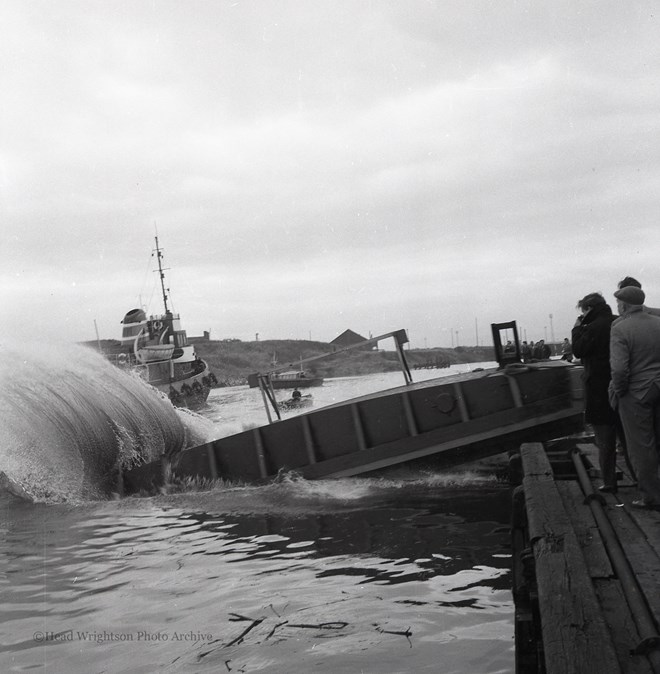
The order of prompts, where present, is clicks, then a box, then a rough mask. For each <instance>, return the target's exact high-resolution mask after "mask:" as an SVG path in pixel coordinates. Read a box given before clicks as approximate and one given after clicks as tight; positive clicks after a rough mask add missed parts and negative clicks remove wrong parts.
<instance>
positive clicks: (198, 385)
mask: <svg viewBox="0 0 660 674" xmlns="http://www.w3.org/2000/svg"><path fill="white" fill-rule="evenodd" d="M156 256H157V259H158V272H159V274H160V281H161V289H162V295H163V304H164V309H165V312H164V313H163V314H158V315H151V316H147V315H146V313H145V312H144V311H143V310H142V309H132V310H131V311H129V312H128V313H127V314H126V315H125V316H124V318H123V320H122V325H123V328H122V336H121V340H120V342H119V345H118V348H117V349H115V350H113V351H112V352H111V353H106V356H107V357H108V358H109V359H110V360H111V362H113V363H114V364H115V365H117V366H118V367H121V368H123V369H128V370H133V371H136V372H137V373H138V374H139V375H140V376H141V377H142V378H143V379H145V381H147V382H148V383H149V384H151V385H152V386H154V387H155V388H157V389H158V390H159V391H162V392H163V393H165V394H166V395H167V396H168V397H169V399H170V400H171V401H172V404H173V405H176V406H177V407H187V408H189V409H195V408H198V407H201V406H202V405H203V404H204V403H205V402H206V399H207V398H208V395H209V392H210V390H211V388H212V387H213V386H214V385H215V384H217V378H216V377H215V375H214V374H213V373H212V372H211V371H210V370H209V367H208V365H207V364H206V362H205V361H203V360H202V359H201V358H200V357H199V356H198V355H197V353H196V352H195V347H194V345H192V344H189V343H188V337H187V335H186V331H185V330H184V329H183V328H182V327H181V320H180V317H179V315H178V314H175V313H173V312H172V311H170V308H169V306H168V302H167V300H168V296H167V292H166V290H165V274H164V273H163V265H162V257H163V253H162V251H161V249H160V248H159V246H158V237H156Z"/></svg>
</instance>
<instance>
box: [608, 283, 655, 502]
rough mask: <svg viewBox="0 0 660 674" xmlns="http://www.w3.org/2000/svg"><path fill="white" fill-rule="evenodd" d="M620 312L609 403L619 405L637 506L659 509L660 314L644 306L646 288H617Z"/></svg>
mask: <svg viewBox="0 0 660 674" xmlns="http://www.w3.org/2000/svg"><path fill="white" fill-rule="evenodd" d="M614 297H616V300H617V308H618V310H619V314H620V317H619V318H617V319H616V320H615V321H614V323H612V330H611V333H610V367H611V371H612V379H611V381H610V386H609V396H610V404H611V405H612V407H613V408H614V409H618V410H619V415H620V416H621V421H622V423H623V428H624V431H625V434H626V443H627V445H628V452H629V454H630V458H631V460H632V463H633V466H634V468H635V472H636V473H637V479H638V483H639V489H640V491H641V493H642V499H641V500H639V501H633V502H632V505H633V506H635V507H638V508H660V477H658V452H660V318H658V317H657V316H652V315H651V314H649V313H648V312H646V311H644V299H645V295H644V291H643V290H642V289H641V288H637V287H635V286H626V287H624V288H621V289H619V290H617V291H616V292H615V293H614Z"/></svg>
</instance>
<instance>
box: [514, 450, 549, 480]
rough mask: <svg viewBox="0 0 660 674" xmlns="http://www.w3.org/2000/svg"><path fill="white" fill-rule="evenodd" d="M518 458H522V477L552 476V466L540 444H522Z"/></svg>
mask: <svg viewBox="0 0 660 674" xmlns="http://www.w3.org/2000/svg"><path fill="white" fill-rule="evenodd" d="M520 456H521V458H522V463H523V474H524V475H526V476H532V475H548V476H552V466H551V465H550V461H549V460H548V455H547V454H546V453H545V449H544V448H543V445H542V444H541V443H540V442H524V443H523V444H522V445H521V446H520Z"/></svg>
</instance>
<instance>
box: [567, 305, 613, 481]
mask: <svg viewBox="0 0 660 674" xmlns="http://www.w3.org/2000/svg"><path fill="white" fill-rule="evenodd" d="M577 308H578V309H580V311H581V312H582V313H581V315H580V316H578V319H577V321H576V322H575V326H574V327H573V331H572V334H571V337H572V342H573V354H574V355H575V356H576V357H577V358H579V359H580V360H581V361H582V365H583V366H584V392H585V403H586V404H585V412H584V418H585V421H586V422H587V423H588V424H591V426H592V427H593V429H594V440H595V443H596V446H597V447H598V457H599V461H600V473H601V477H602V478H603V486H602V487H600V490H601V491H607V492H616V487H617V484H616V437H617V423H618V419H617V413H616V412H615V411H614V410H613V409H612V408H611V407H610V403H609V400H608V392H607V387H608V385H609V383H610V329H611V327H612V321H613V320H614V318H615V316H614V315H613V314H612V309H611V308H610V306H609V305H608V304H607V302H605V299H604V298H603V296H602V295H601V294H600V293H590V294H589V295H585V296H584V297H583V298H582V299H581V300H580V301H579V302H578V304H577Z"/></svg>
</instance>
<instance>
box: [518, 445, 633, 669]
mask: <svg viewBox="0 0 660 674" xmlns="http://www.w3.org/2000/svg"><path fill="white" fill-rule="evenodd" d="M521 454H522V458H523V465H526V466H529V467H530V469H532V470H533V471H536V472H533V473H532V474H530V475H528V474H525V477H524V478H523V486H524V489H525V502H526V506H527V518H528V522H529V536H530V542H531V545H532V549H533V552H534V560H535V568H536V583H537V590H538V598H539V611H540V616H541V628H542V634H543V649H544V658H545V664H546V672H547V674H583V673H584V672H599V674H610V673H612V674H614V673H615V672H620V671H621V669H620V667H619V665H618V661H617V658H616V652H615V650H614V647H613V645H612V642H611V639H610V635H609V631H608V629H607V625H606V623H605V619H604V617H603V614H602V612H601V609H600V605H599V603H598V599H597V597H596V593H595V590H594V587H593V585H592V582H591V578H590V576H589V572H588V569H587V565H586V563H585V560H584V557H583V556H582V551H581V549H580V546H579V544H578V540H577V537H576V535H575V532H574V531H573V528H572V525H571V521H570V519H569V517H568V515H567V513H566V510H565V509H564V505H563V503H562V500H561V497H560V495H559V491H558V490H557V486H556V484H555V482H554V480H553V479H552V477H551V476H550V475H548V472H547V469H548V468H549V464H548V462H547V457H546V458H545V459H544V456H543V455H545V452H544V450H543V446H542V445H540V443H529V444H526V445H523V446H522V447H521Z"/></svg>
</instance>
